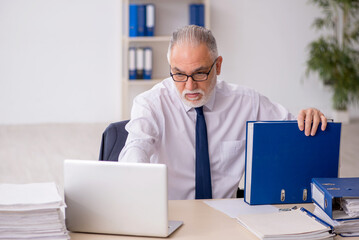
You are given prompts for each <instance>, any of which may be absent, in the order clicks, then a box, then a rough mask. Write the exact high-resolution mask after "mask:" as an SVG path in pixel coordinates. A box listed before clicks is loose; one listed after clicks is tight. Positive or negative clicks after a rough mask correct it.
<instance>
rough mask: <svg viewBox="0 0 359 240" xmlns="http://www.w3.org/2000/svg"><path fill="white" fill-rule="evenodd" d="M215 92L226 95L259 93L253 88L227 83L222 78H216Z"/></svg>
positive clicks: (254, 94) (252, 94) (252, 95)
mask: <svg viewBox="0 0 359 240" xmlns="http://www.w3.org/2000/svg"><path fill="white" fill-rule="evenodd" d="M217 92H219V93H221V94H224V95H228V96H233V95H238V96H250V97H254V96H258V95H259V93H258V92H257V91H256V90H254V89H253V88H250V87H246V86H242V85H238V84H233V83H228V82H226V81H222V80H218V82H217Z"/></svg>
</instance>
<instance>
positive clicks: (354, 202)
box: [341, 198, 359, 218]
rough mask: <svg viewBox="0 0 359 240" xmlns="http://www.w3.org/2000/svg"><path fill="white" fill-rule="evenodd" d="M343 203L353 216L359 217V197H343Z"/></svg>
mask: <svg viewBox="0 0 359 240" xmlns="http://www.w3.org/2000/svg"><path fill="white" fill-rule="evenodd" d="M341 205H342V207H343V209H344V211H345V213H346V214H348V215H349V216H350V217H351V218H359V198H343V200H342V202H341Z"/></svg>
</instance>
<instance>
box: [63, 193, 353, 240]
mask: <svg viewBox="0 0 359 240" xmlns="http://www.w3.org/2000/svg"><path fill="white" fill-rule="evenodd" d="M296 205H297V206H303V207H305V208H307V209H308V210H313V204H302V205H298V204H296ZM289 206H290V205H282V206H281V205H278V208H282V207H284V208H287V207H289ZM169 219H170V220H181V221H183V222H184V223H183V225H182V226H181V227H180V228H179V229H177V230H176V231H175V232H174V233H173V234H172V235H171V236H170V237H169V238H168V239H191V240H192V239H195V240H197V239H198V240H202V239H203V240H211V239H213V240H218V239H225V240H231V239H236V240H237V239H246V240H252V239H253V240H258V238H257V237H256V236H255V235H253V234H252V233H251V232H250V231H248V230H247V229H245V228H244V227H242V226H241V225H240V224H239V223H237V221H236V220H235V219H232V218H230V217H228V216H227V215H225V214H224V213H222V212H219V211H217V210H215V209H213V208H212V207H210V206H208V205H207V204H205V203H204V202H203V201H201V200H176V201H169ZM70 236H71V240H120V239H129V240H139V239H146V237H134V236H119V235H102V234H84V233H70ZM147 239H162V240H163V239H164V238H152V237H151V238H147ZM335 239H336V240H337V239H346V240H354V239H355V240H359V237H353V238H341V237H339V236H337V237H335Z"/></svg>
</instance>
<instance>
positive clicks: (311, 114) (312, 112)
mask: <svg viewBox="0 0 359 240" xmlns="http://www.w3.org/2000/svg"><path fill="white" fill-rule="evenodd" d="M297 120H298V127H299V129H300V131H303V130H304V133H305V135H306V136H309V135H311V136H314V135H315V133H316V132H317V129H318V125H319V123H320V122H321V123H322V128H321V129H322V131H324V130H325V128H326V127H327V118H326V117H325V116H324V114H323V113H322V112H320V111H319V110H318V109H315V108H308V109H303V110H300V111H299V114H298V118H297ZM312 123H313V124H312Z"/></svg>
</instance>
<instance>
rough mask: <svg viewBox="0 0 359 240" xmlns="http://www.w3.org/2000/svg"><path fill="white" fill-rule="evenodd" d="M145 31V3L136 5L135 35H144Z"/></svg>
mask: <svg viewBox="0 0 359 240" xmlns="http://www.w3.org/2000/svg"><path fill="white" fill-rule="evenodd" d="M145 33H146V5H143V4H139V5H137V35H138V36H139V37H142V36H145Z"/></svg>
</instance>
